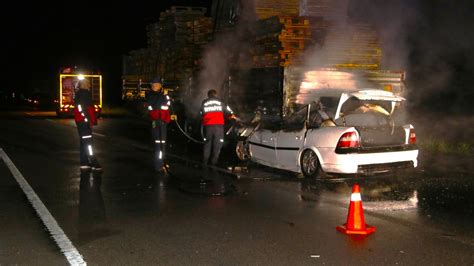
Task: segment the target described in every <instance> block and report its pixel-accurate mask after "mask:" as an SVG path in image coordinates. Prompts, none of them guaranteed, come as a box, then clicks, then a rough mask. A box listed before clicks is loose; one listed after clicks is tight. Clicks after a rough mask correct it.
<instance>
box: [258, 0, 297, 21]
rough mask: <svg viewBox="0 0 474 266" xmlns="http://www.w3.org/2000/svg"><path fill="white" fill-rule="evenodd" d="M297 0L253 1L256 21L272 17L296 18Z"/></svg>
mask: <svg viewBox="0 0 474 266" xmlns="http://www.w3.org/2000/svg"><path fill="white" fill-rule="evenodd" d="M299 5H300V3H299V0H255V1H254V6H255V13H256V14H257V18H258V19H266V18H270V17H274V16H282V15H283V16H298V15H299Z"/></svg>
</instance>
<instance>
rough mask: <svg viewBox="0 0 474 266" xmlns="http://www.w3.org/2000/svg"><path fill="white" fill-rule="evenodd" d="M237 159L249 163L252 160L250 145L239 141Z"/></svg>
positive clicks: (236, 149)
mask: <svg viewBox="0 0 474 266" xmlns="http://www.w3.org/2000/svg"><path fill="white" fill-rule="evenodd" d="M235 153H236V154H237V158H239V160H241V161H248V160H249V159H250V151H249V143H248V142H247V141H243V140H239V141H238V142H237V145H236V147H235Z"/></svg>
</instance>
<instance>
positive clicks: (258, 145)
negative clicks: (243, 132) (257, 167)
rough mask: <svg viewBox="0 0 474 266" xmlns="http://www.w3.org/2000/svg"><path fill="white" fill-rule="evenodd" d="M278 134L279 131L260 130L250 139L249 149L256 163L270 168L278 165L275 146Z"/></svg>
mask: <svg viewBox="0 0 474 266" xmlns="http://www.w3.org/2000/svg"><path fill="white" fill-rule="evenodd" d="M277 134H278V131H271V130H268V129H260V130H258V131H257V132H255V134H253V135H252V136H251V137H250V140H249V147H250V152H251V154H252V159H253V160H254V161H256V162H258V163H262V164H265V165H269V166H273V165H274V164H275V163H276V154H275V144H276V136H277Z"/></svg>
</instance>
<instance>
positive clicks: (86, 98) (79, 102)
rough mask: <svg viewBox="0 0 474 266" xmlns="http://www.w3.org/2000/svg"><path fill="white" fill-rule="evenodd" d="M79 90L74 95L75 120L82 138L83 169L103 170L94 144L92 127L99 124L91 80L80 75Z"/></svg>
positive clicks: (81, 155)
mask: <svg viewBox="0 0 474 266" xmlns="http://www.w3.org/2000/svg"><path fill="white" fill-rule="evenodd" d="M78 79H79V80H78V83H77V86H78V90H77V92H76V94H75V97H74V121H75V122H76V126H77V131H78V132H79V138H80V144H79V148H80V153H79V154H80V160H81V171H86V170H91V169H92V170H93V171H100V170H102V168H101V166H100V164H99V161H98V160H97V158H96V156H95V151H94V148H93V145H92V127H93V126H95V125H97V117H96V115H95V112H94V105H93V103H92V94H91V82H90V80H89V79H88V78H85V77H83V76H79V78H78Z"/></svg>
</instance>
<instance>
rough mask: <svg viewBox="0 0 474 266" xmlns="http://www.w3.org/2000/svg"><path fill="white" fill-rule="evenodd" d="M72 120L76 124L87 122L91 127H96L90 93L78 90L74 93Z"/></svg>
mask: <svg viewBox="0 0 474 266" xmlns="http://www.w3.org/2000/svg"><path fill="white" fill-rule="evenodd" d="M86 119H87V120H86ZM74 120H75V121H76V123H79V122H88V123H90V125H91V127H92V126H94V125H97V117H96V116H95V112H94V106H93V104H92V95H91V92H90V91H88V90H84V89H80V90H78V91H77V92H76V95H75V98H74Z"/></svg>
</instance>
